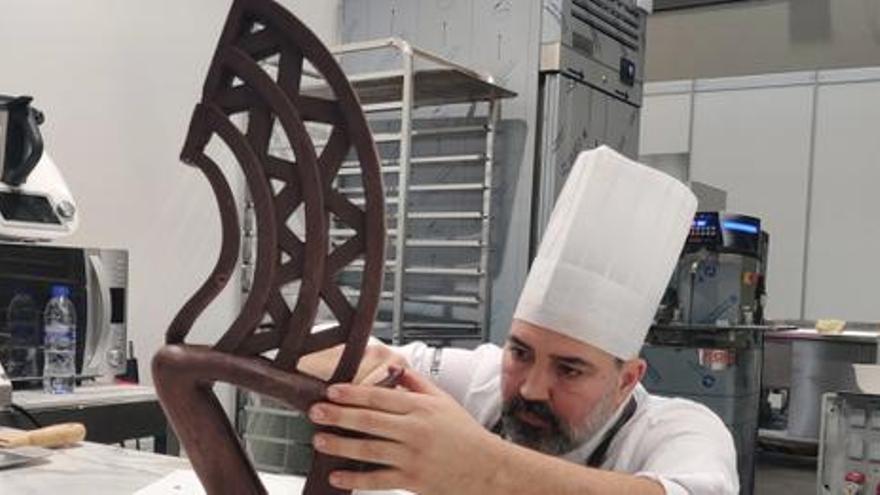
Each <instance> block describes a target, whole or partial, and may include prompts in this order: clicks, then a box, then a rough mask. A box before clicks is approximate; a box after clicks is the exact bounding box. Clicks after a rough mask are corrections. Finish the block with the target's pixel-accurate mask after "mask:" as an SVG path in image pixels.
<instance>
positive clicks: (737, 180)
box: [690, 85, 814, 318]
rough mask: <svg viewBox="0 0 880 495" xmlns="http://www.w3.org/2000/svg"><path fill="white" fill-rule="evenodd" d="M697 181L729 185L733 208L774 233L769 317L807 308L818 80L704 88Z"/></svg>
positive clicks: (696, 144) (697, 117) (693, 171)
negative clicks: (808, 219)
mask: <svg viewBox="0 0 880 495" xmlns="http://www.w3.org/2000/svg"><path fill="white" fill-rule="evenodd" d="M697 90H698V91H697V93H696V94H695V96H694V117H693V118H694V122H693V125H694V128H693V143H692V147H691V157H690V177H691V180H695V181H700V182H705V183H707V184H711V185H713V186H716V187H720V188H722V189H724V190H726V191H727V209H728V210H729V211H735V212H739V213H744V214H749V215H755V216H758V217H760V218H761V219H762V220H763V222H764V223H763V227H764V229H765V230H766V231H767V232H769V234H770V259H769V263H768V278H767V283H768V287H767V293H768V307H767V316H768V317H769V318H797V317H799V316H800V314H801V297H802V290H801V287H802V284H803V268H804V238H805V235H806V208H807V194H808V191H807V189H808V178H809V164H810V140H811V132H812V125H811V122H812V106H813V91H814V87H813V86H812V85H795V86H785V87H749V88H746V89H726V90H719V91H700V88H699V87H698V88H697Z"/></svg>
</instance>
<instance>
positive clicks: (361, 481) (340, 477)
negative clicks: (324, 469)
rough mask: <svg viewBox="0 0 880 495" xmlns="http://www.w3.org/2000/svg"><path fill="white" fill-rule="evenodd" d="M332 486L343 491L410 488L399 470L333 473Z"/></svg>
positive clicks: (331, 475) (331, 474) (331, 477)
mask: <svg viewBox="0 0 880 495" xmlns="http://www.w3.org/2000/svg"><path fill="white" fill-rule="evenodd" d="M330 484H331V485H333V486H335V487H336V488H341V489H343V490H393V489H395V488H408V484H407V483H406V477H405V476H404V475H403V473H402V472H400V471H398V470H397V469H380V470H377V471H369V472H358V471H333V472H332V473H330Z"/></svg>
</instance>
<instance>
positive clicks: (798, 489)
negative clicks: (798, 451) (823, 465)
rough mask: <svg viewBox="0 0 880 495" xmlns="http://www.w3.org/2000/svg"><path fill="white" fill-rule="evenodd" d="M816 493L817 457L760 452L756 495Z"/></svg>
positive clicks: (756, 476)
mask: <svg viewBox="0 0 880 495" xmlns="http://www.w3.org/2000/svg"><path fill="white" fill-rule="evenodd" d="M789 493H790V494H803V493H807V494H814V493H816V459H815V458H809V457H793V456H786V455H781V454H759V455H758V457H757V464H756V466H755V492H754V495H787V494H789Z"/></svg>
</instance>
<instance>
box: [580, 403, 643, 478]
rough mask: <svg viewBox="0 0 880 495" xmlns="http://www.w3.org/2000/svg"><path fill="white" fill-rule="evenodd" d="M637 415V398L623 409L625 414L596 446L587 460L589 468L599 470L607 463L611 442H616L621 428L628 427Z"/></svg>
mask: <svg viewBox="0 0 880 495" xmlns="http://www.w3.org/2000/svg"><path fill="white" fill-rule="evenodd" d="M635 413H636V399H635V397H631V398H630V399H629V402H628V403H627V404H626V407H625V408H624V409H623V413H622V414H621V415H620V417H619V418H617V421H615V422H614V424H613V425H612V426H611V428H610V429H609V430H608V431H607V432H606V433H605V436H604V437H603V438H602V442H601V443H599V445H597V446H596V450H594V451H593V453H592V454H591V455H590V458H589V459H587V466H589V467H592V468H598V467H599V466H601V465H602V464H603V463H604V462H605V455H606V454H608V447H610V446H611V441H612V440H614V437H615V436H616V435H617V433H618V432H619V431H620V429H621V428H623V427H624V425H626V423H627V422H628V421H629V420H630V419H632V417H633V415H635Z"/></svg>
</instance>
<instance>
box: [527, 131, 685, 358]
mask: <svg viewBox="0 0 880 495" xmlns="http://www.w3.org/2000/svg"><path fill="white" fill-rule="evenodd" d="M696 208H697V199H696V197H695V196H694V194H693V193H692V192H691V191H690V190H689V189H688V188H687V187H685V186H684V184H682V183H681V182H679V181H677V180H676V179H674V178H672V177H671V176H669V175H666V174H664V173H662V172H659V171H657V170H654V169H651V168H648V167H646V166H644V165H641V164H639V163H636V162H634V161H632V160H629V159H628V158H626V157H624V156H622V155H620V154H618V153H617V152H615V151H614V150H612V149H611V148H608V147H605V146H602V147H600V148H598V149H595V150H592V151H586V152H583V153H581V154H580V156H578V158H577V161H576V163H575V164H574V167H572V169H571V173H570V175H569V176H568V179H567V180H566V183H565V186H564V187H563V188H562V192H561V193H560V195H559V198H558V199H557V201H556V206H555V207H554V208H553V214H552V215H551V217H550V222H549V224H548V225H547V229H546V231H545V233H544V237H543V240H542V241H541V246H540V248H539V249H538V255H537V256H536V257H535V260H534V262H533V264H532V267H531V270H530V271H529V276H528V278H527V279H526V284H525V287H524V288H523V292H522V295H521V296H520V299H519V304H518V305H517V308H516V311H515V312H514V318H516V319H519V320H524V321H526V322H529V323H531V324H533V325H538V326H541V327H545V328H548V329H551V330H554V331H556V332H559V333H562V334H564V335H567V336H569V337H572V338H574V339H577V340H579V341H582V342H586V343H588V344H590V345H593V346H595V347H598V348H599V349H602V350H604V351H606V352H608V353H609V354H611V355H613V356H617V357H619V358H621V359H629V358H632V357H635V356H637V355H638V353H639V350H640V349H641V347H642V344H643V342H644V340H645V335H646V334H647V333H648V329H649V327H650V325H651V322H652V321H653V318H654V314H655V312H656V310H657V305H658V304H659V303H660V298H661V297H662V296H663V292H664V290H665V289H666V286H667V284H668V282H669V277H670V276H671V275H672V271H673V269H674V268H675V264H676V262H677V260H678V257H679V254H680V253H681V249H682V246H683V245H684V241H685V239H686V237H687V233H688V230H689V229H690V226H691V223H692V221H693V217H694V212H695V211H696Z"/></svg>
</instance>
